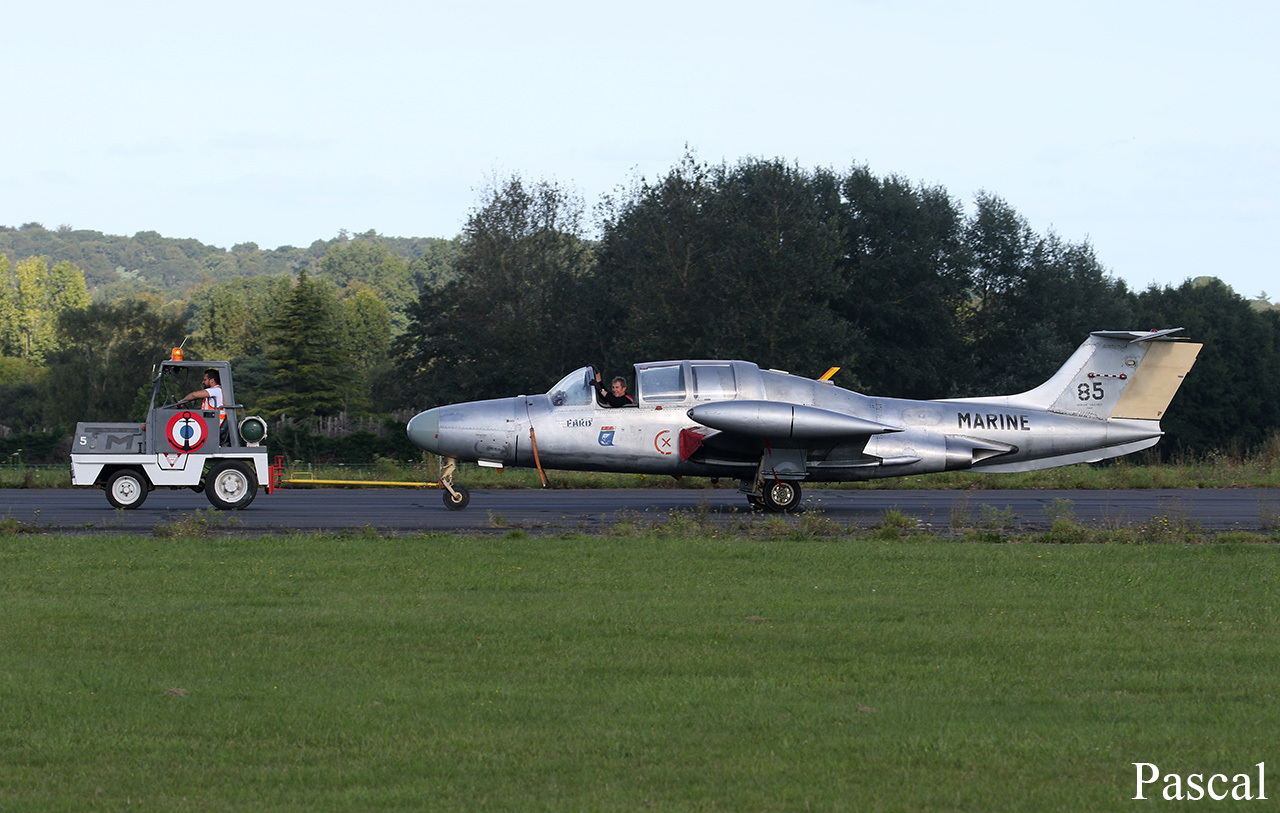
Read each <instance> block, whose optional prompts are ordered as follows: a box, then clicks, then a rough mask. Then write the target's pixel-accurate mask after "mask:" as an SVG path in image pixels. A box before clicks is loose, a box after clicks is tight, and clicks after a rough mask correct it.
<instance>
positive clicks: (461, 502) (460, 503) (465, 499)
mask: <svg viewBox="0 0 1280 813" xmlns="http://www.w3.org/2000/svg"><path fill="white" fill-rule="evenodd" d="M453 490H454V491H456V492H458V495H457V496H456V497H455V496H454V495H452V494H450V493H449V489H447V488H446V489H444V504H445V506H446V507H447V508H448V509H449V510H450V511H461V510H462V509H464V508H466V507H467V503H469V502H471V492H470V491H468V490H467V487H466V486H454V487H453Z"/></svg>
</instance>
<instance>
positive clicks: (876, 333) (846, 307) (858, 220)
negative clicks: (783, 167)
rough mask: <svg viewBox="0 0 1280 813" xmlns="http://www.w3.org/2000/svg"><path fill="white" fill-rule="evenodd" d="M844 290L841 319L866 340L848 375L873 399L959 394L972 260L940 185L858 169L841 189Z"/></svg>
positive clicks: (955, 208) (956, 212)
mask: <svg viewBox="0 0 1280 813" xmlns="http://www.w3.org/2000/svg"><path fill="white" fill-rule="evenodd" d="M841 190H842V192H843V197H844V201H845V204H844V208H843V211H842V217H841V222H842V224H843V226H844V230H843V231H844V246H845V248H844V262H843V265H842V271H843V276H844V279H843V284H842V286H841V291H840V293H839V295H838V296H837V298H836V301H835V310H836V312H837V313H838V314H839V315H840V316H841V317H843V318H844V319H846V320H848V322H849V323H850V325H851V326H852V328H853V329H854V330H855V331H856V333H857V336H858V348H857V351H858V352H857V356H856V358H857V363H856V365H855V367H854V369H852V370H850V371H848V372H849V373H850V374H851V377H852V374H856V379H857V384H859V385H860V386H862V387H863V388H865V389H867V390H868V391H871V392H876V393H883V394H887V395H896V396H901V397H912V398H937V397H942V396H946V395H951V394H953V393H954V392H955V391H956V389H957V387H958V385H959V381H958V377H960V376H962V375H963V369H962V367H961V365H960V362H961V360H962V359H964V356H965V353H966V350H967V343H966V341H965V333H964V319H963V315H964V311H965V307H966V305H967V303H968V301H969V299H970V296H971V287H972V278H971V261H970V256H969V253H968V250H967V247H966V246H965V243H964V239H963V230H964V219H963V211H962V209H961V208H960V206H959V205H958V204H957V203H956V202H955V201H953V200H952V199H951V198H950V196H948V195H947V193H946V190H944V189H942V188H941V187H926V186H915V185H912V184H911V183H909V182H907V181H906V180H905V179H903V178H899V177H893V176H891V177H887V178H877V177H876V176H875V175H873V174H872V173H871V171H870V170H869V169H867V168H866V167H854V168H853V169H852V170H851V171H850V172H849V173H848V174H847V175H845V176H844V179H843V181H842V183H841Z"/></svg>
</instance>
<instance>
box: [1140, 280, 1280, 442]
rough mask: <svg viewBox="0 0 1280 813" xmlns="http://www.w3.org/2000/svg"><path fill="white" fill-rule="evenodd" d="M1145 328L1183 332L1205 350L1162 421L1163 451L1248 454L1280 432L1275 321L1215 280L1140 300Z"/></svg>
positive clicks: (1279, 336)
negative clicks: (1163, 434)
mask: <svg viewBox="0 0 1280 813" xmlns="http://www.w3.org/2000/svg"><path fill="white" fill-rule="evenodd" d="M1135 315H1136V319H1137V322H1138V324H1140V325H1141V326H1142V327H1144V328H1165V327H1181V328H1184V329H1185V330H1184V333H1183V334H1182V335H1184V336H1185V337H1186V338H1188V339H1190V340H1192V341H1196V342H1201V343H1203V344H1204V348H1203V349H1202V350H1201V351H1200V356H1199V358H1198V359H1197V360H1196V365H1195V367H1193V368H1192V369H1191V372H1190V373H1189V374H1188V375H1187V378H1186V380H1185V381H1184V382H1183V384H1182V388H1181V389H1180V390H1179V391H1178V395H1177V396H1176V398H1175V399H1174V402H1173V407H1172V408H1171V409H1170V410H1169V415H1168V416H1167V417H1166V418H1165V419H1164V420H1163V421H1162V422H1161V426H1162V428H1164V430H1165V432H1166V433H1167V435H1168V437H1167V439H1166V442H1165V443H1164V444H1162V445H1163V447H1164V448H1163V450H1164V451H1165V452H1166V453H1170V452H1176V451H1183V450H1190V451H1193V452H1208V451H1212V450H1221V451H1238V452H1245V451H1248V450H1249V449H1250V448H1252V447H1253V446H1255V445H1257V444H1259V443H1261V442H1262V441H1263V440H1265V439H1266V438H1267V437H1268V435H1270V434H1272V433H1274V432H1276V431H1277V429H1280V316H1278V315H1277V314H1276V313H1275V312H1274V311H1270V312H1261V313H1260V312H1257V311H1254V310H1253V309H1252V308H1251V307H1250V306H1249V303H1248V301H1246V300H1245V299H1243V298H1242V297H1241V296H1240V295H1239V294H1237V293H1236V292H1235V291H1233V290H1231V289H1230V288H1228V287H1227V286H1226V285H1224V284H1222V282H1220V281H1219V280H1217V279H1213V278H1201V279H1198V280H1196V281H1188V282H1185V283H1183V284H1182V285H1180V286H1178V287H1176V288H1174V287H1164V288H1158V287H1155V286H1153V287H1151V288H1148V289H1147V290H1146V291H1144V292H1142V293H1141V294H1139V295H1138V296H1137V302H1136V305H1135Z"/></svg>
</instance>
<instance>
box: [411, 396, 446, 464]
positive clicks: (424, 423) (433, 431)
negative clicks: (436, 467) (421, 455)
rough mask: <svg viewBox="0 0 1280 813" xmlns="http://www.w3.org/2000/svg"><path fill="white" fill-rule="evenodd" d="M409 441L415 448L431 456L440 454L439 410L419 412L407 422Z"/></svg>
mask: <svg viewBox="0 0 1280 813" xmlns="http://www.w3.org/2000/svg"><path fill="white" fill-rule="evenodd" d="M407 431H408V433H409V440H411V441H413V443H414V445H415V446H419V447H421V448H423V449H426V450H427V451H428V452H431V453H433V454H440V408H439V407H437V408H435V409H428V410H427V411H426V412H419V413H418V414H417V415H414V416H413V419H412V420H410V421H409V426H408V427H407Z"/></svg>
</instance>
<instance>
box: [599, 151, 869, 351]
mask: <svg viewBox="0 0 1280 813" xmlns="http://www.w3.org/2000/svg"><path fill="white" fill-rule="evenodd" d="M839 208H840V198H839V188H838V184H837V181H836V179H835V177H834V176H833V175H832V174H831V173H829V172H826V171H816V172H807V171H805V170H802V169H800V168H797V167H794V166H791V165H788V164H786V163H784V162H782V161H779V160H773V161H766V160H755V159H751V160H745V161H742V162H740V163H738V164H737V165H733V166H729V165H726V164H722V165H720V166H716V167H709V166H707V165H705V164H702V163H700V162H699V161H697V159H696V158H695V157H694V156H692V155H686V156H685V157H684V159H683V160H682V161H681V162H680V164H679V165H677V166H676V167H674V168H673V169H672V170H671V171H670V172H669V173H668V174H667V175H665V176H664V177H662V178H660V179H658V180H657V181H654V182H647V181H644V180H641V181H639V182H637V184H635V185H634V186H633V187H632V188H631V189H630V190H627V191H626V192H625V193H623V194H621V195H619V196H618V197H615V198H614V199H611V200H609V201H607V202H606V205H605V207H604V215H605V217H604V235H603V240H602V243H601V246H600V251H599V254H600V277H601V278H602V279H604V280H606V281H607V283H608V286H609V302H610V304H611V306H612V309H613V313H612V314H611V315H610V318H609V319H608V320H607V321H606V324H616V325H617V328H616V331H615V332H616V334H617V336H616V341H615V342H614V343H613V347H612V352H610V353H609V354H608V358H609V360H610V363H611V364H617V365H620V364H621V363H622V362H624V361H626V362H634V361H643V360H647V359H654V358H681V357H690V356H698V357H728V358H745V359H750V360H753V361H756V362H758V363H761V364H763V365H766V366H783V367H788V368H791V369H795V370H797V371H800V370H805V371H812V370H814V369H818V368H820V367H824V366H825V365H826V364H827V363H828V362H829V361H831V360H832V359H833V358H834V359H844V358H848V356H849V354H850V352H851V347H850V342H849V332H848V330H847V325H846V323H845V322H844V320H842V319H840V318H839V317H838V316H836V315H835V314H834V313H833V312H832V310H831V307H830V303H831V300H832V299H833V298H834V297H835V296H837V295H838V292H839V282H840V280H839V274H838V270H837V266H838V262H839V258H840V252H841V243H840V222H839Z"/></svg>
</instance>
